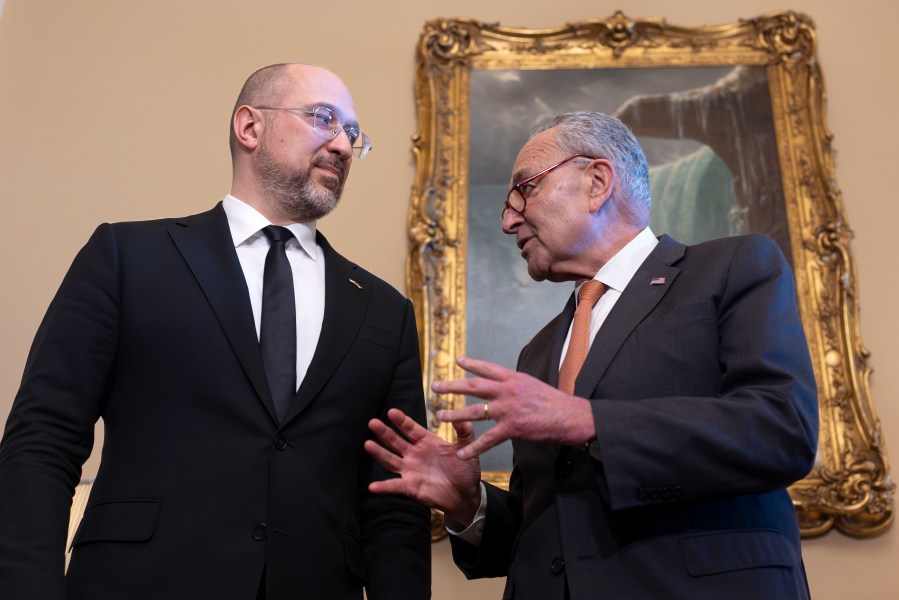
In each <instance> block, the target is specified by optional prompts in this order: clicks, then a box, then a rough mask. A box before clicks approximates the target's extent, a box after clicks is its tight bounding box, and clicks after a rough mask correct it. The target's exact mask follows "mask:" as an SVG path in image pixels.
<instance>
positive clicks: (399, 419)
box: [387, 408, 430, 444]
mask: <svg viewBox="0 0 899 600" xmlns="http://www.w3.org/2000/svg"><path fill="white" fill-rule="evenodd" d="M387 417H388V418H389V419H390V421H391V422H392V423H393V424H394V425H396V428H397V429H399V430H400V431H401V432H402V433H403V435H405V436H406V438H408V439H409V441H411V442H412V443H413V444H414V443H416V442H418V441H420V440H422V439H423V438H424V437H425V436H427V435H428V433H430V432H429V431H428V430H427V429H425V428H424V427H422V426H421V425H419V424H418V423H417V422H416V421H415V419H413V418H412V417H410V416H408V415H406V413H404V412H403V411H401V410H400V409H398V408H391V409H390V410H388V411H387Z"/></svg>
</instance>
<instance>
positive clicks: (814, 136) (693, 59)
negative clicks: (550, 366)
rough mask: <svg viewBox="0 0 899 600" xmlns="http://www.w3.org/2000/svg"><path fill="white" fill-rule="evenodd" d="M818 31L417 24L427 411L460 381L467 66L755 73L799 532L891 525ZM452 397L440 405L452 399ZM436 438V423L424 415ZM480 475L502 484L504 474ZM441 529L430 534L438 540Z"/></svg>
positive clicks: (799, 22) (776, 22) (418, 250)
mask: <svg viewBox="0 0 899 600" xmlns="http://www.w3.org/2000/svg"><path fill="white" fill-rule="evenodd" d="M816 44H817V35H816V33H815V29H814V25H813V23H812V21H811V19H809V18H808V17H807V16H805V15H802V14H798V13H794V12H774V13H768V14H765V15H762V16H759V17H757V18H754V19H747V20H741V21H739V22H737V23H732V24H727V25H722V26H716V27H700V28H687V27H677V26H673V25H669V24H667V23H666V22H665V21H664V20H661V19H631V18H629V17H626V16H625V15H624V14H622V13H621V12H616V13H615V14H614V15H613V16H612V17H610V18H608V19H596V20H589V21H583V22H578V23H572V24H568V25H565V26H563V27H558V28H554V29H515V28H508V27H501V26H499V25H496V24H484V23H480V22H477V21H474V20H470V19H439V20H435V21H430V22H428V23H426V25H425V28H424V31H423V32H422V34H421V37H420V39H419V44H418V48H417V55H416V59H417V64H416V77H415V91H416V104H417V112H418V124H419V125H418V127H419V131H418V132H417V133H416V134H415V135H414V136H413V148H412V150H413V153H414V155H415V157H416V175H415V183H414V186H413V189H412V198H411V203H410V208H409V214H408V221H409V234H410V239H411V249H410V252H409V256H408V260H407V287H408V290H409V294H410V296H411V297H412V299H413V301H414V303H415V310H416V317H417V319H418V324H419V333H420V339H421V345H422V359H423V364H424V366H425V388H426V395H427V398H428V404H429V409H430V410H431V415H432V416H433V411H434V410H436V409H437V408H439V407H441V406H442V404H441V402H444V401H443V400H440V399H438V398H437V397H435V396H434V395H433V394H432V393H431V392H430V384H431V382H433V381H434V380H436V379H449V378H456V377H460V376H462V375H463V373H462V372H461V371H460V369H459V368H458V367H457V366H456V365H455V363H454V361H453V358H454V357H455V356H457V355H461V354H465V311H466V240H467V238H466V234H467V220H466V219H467V210H468V205H467V202H468V198H467V184H468V156H469V133H468V124H469V98H468V92H469V75H470V73H471V71H472V69H566V68H578V69H591V68H596V69H602V68H620V67H664V66H724V65H752V66H763V67H765V69H766V71H767V77H768V85H769V89H770V97H771V104H772V110H773V115H774V128H775V132H776V137H777V148H778V155H779V161H780V169H781V174H782V178H783V189H784V197H785V203H786V214H787V221H788V228H789V238H790V245H791V249H792V263H793V268H794V272H795V276H796V285H797V296H798V301H799V307H800V311H801V314H802V319H803V323H804V326H805V329H806V334H807V336H808V340H809V347H810V350H811V354H812V360H813V362H814V368H815V375H816V377H817V380H818V387H819V405H820V417H821V428H820V442H819V459H818V464H817V466H816V467H815V468H814V470H813V471H812V472H811V473H810V474H809V475H808V476H807V477H806V478H805V479H803V480H801V481H799V482H797V483H796V484H794V485H793V486H792V487H791V488H790V493H791V495H792V498H793V502H794V505H795V506H796V509H797V512H798V515H799V520H800V525H801V529H802V532H803V535H805V536H816V535H821V534H824V533H825V532H827V531H829V530H830V529H832V528H834V527H836V528H837V529H838V530H840V531H842V532H844V533H846V534H849V535H851V536H855V537H869V536H873V535H876V534H878V533H880V532H882V531H884V530H885V529H886V528H887V527H888V526H889V524H890V523H891V521H892V519H893V490H894V488H895V486H894V484H893V482H892V480H891V478H890V475H889V464H888V459H887V454H886V449H885V447H884V443H883V439H882V436H881V428H880V423H879V421H878V419H877V416H876V413H875V410H874V406H873V404H872V401H871V396H870V392H869V387H868V380H869V375H870V369H869V367H868V366H867V359H868V355H869V353H868V351H867V349H866V348H865V347H864V345H863V344H862V342H861V336H860V332H859V320H858V312H859V299H858V288H857V283H856V269H855V265H854V263H853V259H852V255H851V252H850V249H849V242H850V240H851V238H852V237H853V233H852V230H851V229H850V228H849V226H848V225H847V221H846V216H845V211H844V208H843V203H842V197H841V193H840V188H839V186H838V185H837V182H836V176H835V171H834V166H833V152H832V148H831V142H832V139H833V136H832V134H831V132H830V131H829V130H828V128H827V125H826V123H825V118H824V109H825V92H824V81H823V78H822V74H821V70H820V66H819V64H818V61H817V56H816ZM461 403H464V398H461V397H459V398H455V399H452V400H450V401H448V405H450V406H452V407H455V406H459V405H461ZM431 424H432V427H433V428H434V430H435V431H436V432H437V433H438V435H440V436H442V437H444V439H452V436H453V431H452V429H451V428H450V427H448V426H447V425H446V424H439V423H436V422H434V421H433V420H432V423H431ZM485 478H487V479H489V480H492V481H493V482H496V483H499V484H501V485H502V484H504V483H507V482H508V473H507V472H506V473H503V472H498V473H488V474H485ZM437 534H438V532H437V531H436V530H435V536H436V535H437Z"/></svg>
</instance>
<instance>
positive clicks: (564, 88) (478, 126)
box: [469, 67, 730, 185]
mask: <svg viewBox="0 0 899 600" xmlns="http://www.w3.org/2000/svg"><path fill="white" fill-rule="evenodd" d="M729 71H730V67H689V68H658V69H645V68H641V69H551V70H513V71H510V70H506V71H486V70H475V71H473V72H472V73H471V80H470V93H471V96H470V99H471V104H470V114H471V131H470V141H471V148H472V155H471V161H470V164H469V175H470V178H471V183H472V184H474V185H478V184H504V185H507V184H508V182H509V175H510V173H511V171H512V164H513V163H514V162H515V157H516V156H517V155H518V151H519V150H520V149H521V146H523V145H524V143H525V141H526V140H527V136H528V134H529V133H530V131H531V130H532V129H533V128H534V127H536V126H537V125H540V124H541V123H544V122H545V121H547V120H548V119H549V118H551V117H553V116H554V115H557V114H560V113H563V112H569V111H575V110H594V111H599V112H604V113H609V114H613V113H614V112H615V111H616V110H617V109H618V107H620V106H621V105H622V104H623V103H624V102H625V101H626V100H627V99H628V98H631V97H632V96H635V95H639V94H657V93H670V92H678V91H684V90H689V89H693V88H696V87H702V86H705V85H709V84H711V83H714V82H715V81H717V80H718V79H720V78H721V77H723V76H724V75H725V74H727V73H728V72H729ZM640 141H641V144H643V146H644V150H645V151H646V154H647V159H648V160H649V162H650V164H653V163H656V162H659V161H660V160H663V159H662V157H661V156H659V154H662V155H665V154H666V153H667V150H666V148H665V145H664V142H662V141H659V142H658V145H656V144H657V142H655V141H653V140H645V139H641V140H640ZM654 159H655V160H654ZM667 159H670V156H668V157H667Z"/></svg>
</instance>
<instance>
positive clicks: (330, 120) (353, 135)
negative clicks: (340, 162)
mask: <svg viewBox="0 0 899 600" xmlns="http://www.w3.org/2000/svg"><path fill="white" fill-rule="evenodd" d="M254 108H256V109H258V110H284V111H287V112H292V113H302V114H303V115H311V116H312V129H313V130H314V131H315V132H316V133H318V134H319V135H321V136H322V137H325V138H328V139H329V140H333V139H334V138H336V137H337V134H339V133H340V132H341V131H343V132H345V133H346V136H347V138H348V139H349V140H350V145H351V146H352V147H353V156H355V157H356V158H358V159H360V160H361V159H363V158H365V155H366V154H368V153H369V152H371V139H369V137H368V136H367V135H365V134H364V133H362V130H361V129H359V127H358V126H356V125H350V124H348V123H342V122H341V121H340V119H339V118H337V115H335V114H334V111H333V110H332V109H330V108H329V107H327V106H314V107H312V108H280V107H277V106H255V107H254Z"/></svg>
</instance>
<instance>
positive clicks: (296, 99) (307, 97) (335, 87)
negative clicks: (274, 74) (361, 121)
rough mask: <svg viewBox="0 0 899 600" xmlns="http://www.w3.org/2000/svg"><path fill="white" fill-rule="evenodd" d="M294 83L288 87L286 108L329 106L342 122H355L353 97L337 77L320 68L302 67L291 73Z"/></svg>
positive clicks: (285, 99) (297, 67) (298, 66)
mask: <svg viewBox="0 0 899 600" xmlns="http://www.w3.org/2000/svg"><path fill="white" fill-rule="evenodd" d="M290 75H291V79H292V83H291V85H289V86H288V87H287V91H286V94H285V98H284V102H285V104H284V105H285V106H291V107H307V106H308V107H311V106H327V107H328V108H330V109H331V110H333V111H334V112H336V113H337V116H338V117H340V120H341V121H345V122H355V121H356V108H355V105H354V103H353V97H352V96H351V95H350V91H349V90H348V89H347V87H346V86H345V85H344V83H343V82H342V81H341V80H340V78H338V77H337V76H336V75H334V74H333V73H331V72H330V71H327V70H325V69H321V68H318V67H309V66H300V65H297V66H296V68H294V69H292V70H291V72H290Z"/></svg>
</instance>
